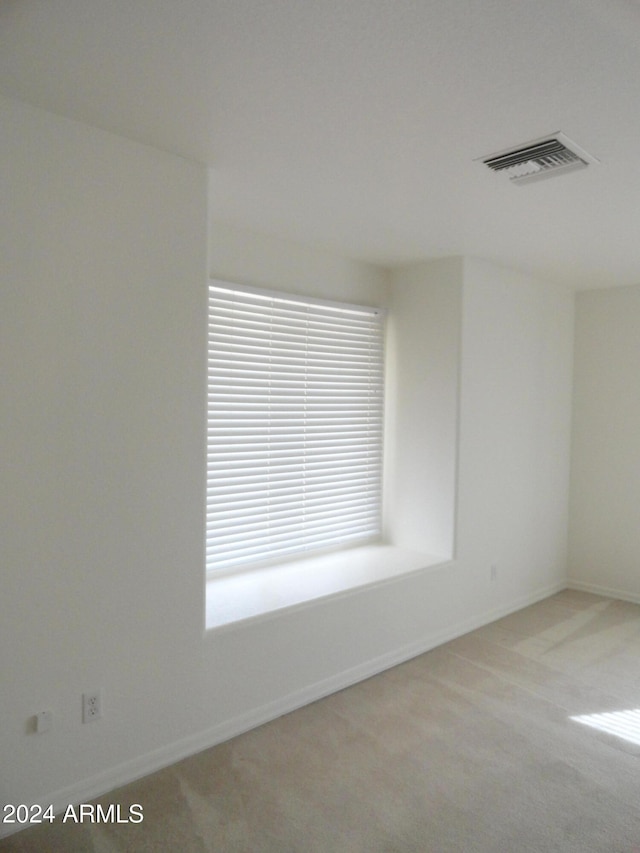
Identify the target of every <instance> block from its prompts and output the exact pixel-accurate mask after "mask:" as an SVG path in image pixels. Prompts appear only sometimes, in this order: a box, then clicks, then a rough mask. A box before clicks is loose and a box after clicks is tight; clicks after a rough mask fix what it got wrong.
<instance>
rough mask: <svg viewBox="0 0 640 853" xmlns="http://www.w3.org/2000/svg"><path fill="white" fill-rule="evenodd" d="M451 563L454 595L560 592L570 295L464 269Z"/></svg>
mask: <svg viewBox="0 0 640 853" xmlns="http://www.w3.org/2000/svg"><path fill="white" fill-rule="evenodd" d="M463 313H464V316H463V345H462V347H463V358H462V389H461V419H460V458H459V466H460V472H461V476H460V486H459V501H458V530H459V536H458V556H459V559H460V562H461V563H462V564H464V565H469V566H473V569H474V571H473V572H472V573H471V574H472V577H470V579H469V583H468V584H466V585H465V593H464V595H465V597H466V595H470V596H471V597H472V599H473V597H474V596H477V599H476V600H477V602H478V604H479V605H481V603H482V602H485V601H487V598H486V596H487V586H486V579H487V578H488V577H489V575H490V566H491V565H495V566H496V573H497V577H496V581H495V582H493V583H490V592H489V594H490V597H491V600H492V601H494V602H496V603H498V604H499V605H501V604H503V603H506V602H508V601H512V600H514V599H517V598H518V597H520V596H523V595H527V594H528V592H529V591H530V590H532V589H536V588H538V589H543V588H546V587H552V586H553V585H555V584H558V583H560V584H562V583H564V579H565V575H566V560H567V524H568V482H569V452H570V407H571V404H570V400H571V382H572V352H573V294H572V293H570V292H569V291H567V290H564V289H563V288H559V287H556V286H553V285H549V284H545V283H544V282H541V281H538V280H535V279H532V278H530V277H528V276H525V275H521V274H519V273H517V272H514V271H512V270H507V269H501V268H498V267H495V266H493V265H491V264H488V263H484V262H481V261H478V260H471V259H466V260H465V290H464V309H463Z"/></svg>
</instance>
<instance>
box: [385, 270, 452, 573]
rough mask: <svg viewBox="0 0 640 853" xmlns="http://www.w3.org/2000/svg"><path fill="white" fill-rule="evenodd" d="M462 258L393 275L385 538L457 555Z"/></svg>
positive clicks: (428, 550) (419, 547) (431, 551)
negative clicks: (456, 512) (455, 548)
mask: <svg viewBox="0 0 640 853" xmlns="http://www.w3.org/2000/svg"><path fill="white" fill-rule="evenodd" d="M462 293H463V261H462V258H445V259H442V260H437V261H430V262H424V263H419V264H412V265H410V266H406V267H402V268H400V269H398V270H397V271H395V272H394V274H393V287H392V290H391V300H390V311H389V318H388V347H387V350H388V352H387V356H388V363H389V381H388V383H387V386H388V391H387V395H388V398H389V399H388V402H389V406H388V415H387V435H388V441H387V446H386V448H385V457H386V466H385V482H386V494H385V534H386V536H387V538H388V539H389V540H390V541H391V542H393V543H394V544H395V545H398V546H400V547H403V548H409V549H411V550H415V551H422V552H426V553H430V554H434V555H438V556H441V557H443V558H446V559H450V558H451V557H452V556H453V553H454V546H455V543H454V538H455V505H456V482H457V453H458V418H459V395H460V355H461V352H460V346H461V337H462Z"/></svg>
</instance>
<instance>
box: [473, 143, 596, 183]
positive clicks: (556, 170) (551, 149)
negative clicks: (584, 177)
mask: <svg viewBox="0 0 640 853" xmlns="http://www.w3.org/2000/svg"><path fill="white" fill-rule="evenodd" d="M479 160H480V161H481V162H482V163H484V164H485V165H486V166H488V167H489V168H490V169H491V170H492V171H494V172H501V173H502V174H504V175H506V176H507V177H508V178H509V180H510V181H511V183H513V184H529V183H531V182H533V181H541V180H544V179H545V178H552V177H554V176H555V175H562V174H565V173H567V172H575V171H576V170H577V169H586V167H587V166H589V165H590V164H593V163H598V162H599V161H598V160H597V159H596V158H595V157H592V156H591V154H587V152H586V151H584V150H583V149H582V148H580V146H578V145H576V144H575V142H572V140H571V139H569V138H568V137H567V136H565V135H564V133H559V132H558V133H553V134H551V135H550V136H543V137H541V138H540V139H534V140H533V142H527V143H525V144H523V145H519V146H518V147H517V148H509V149H507V150H505V151H499V152H498V153H496V154H490V155H489V156H488V157H480V158H479Z"/></svg>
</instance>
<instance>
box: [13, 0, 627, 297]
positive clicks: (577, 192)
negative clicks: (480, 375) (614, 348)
mask: <svg viewBox="0 0 640 853" xmlns="http://www.w3.org/2000/svg"><path fill="white" fill-rule="evenodd" d="M0 92H2V93H4V94H6V95H9V96H11V97H17V98H21V99H23V100H25V101H28V102H30V103H33V104H35V105H38V106H42V107H45V108H47V109H50V110H52V111H54V112H57V113H61V114H63V115H67V116H71V117H73V118H77V119H80V120H82V121H85V122H87V123H89V124H92V125H96V126H98V127H102V128H105V129H108V130H111V131H114V132H116V133H120V134H122V135H124V136H128V137H131V138H133V139H136V140H140V141H142V142H146V143H149V144H151V145H155V146H157V147H160V148H164V149H167V150H170V151H173V152H176V153H179V154H181V155H184V156H186V157H189V158H193V159H196V160H199V161H201V162H204V163H207V164H208V165H209V166H210V167H211V186H212V193H211V203H212V216H213V217H214V218H216V219H219V220H223V221H226V222H230V223H233V224H236V225H240V226H243V227H247V228H249V229H251V230H254V231H261V232H264V233H267V234H274V235H277V236H281V237H286V238H290V239H294V240H299V241H303V242H306V243H311V244H313V245H317V246H323V247H327V248H330V249H332V250H334V251H338V252H340V253H342V254H346V255H349V256H351V257H355V258H360V259H363V260H368V261H373V262H376V263H381V264H384V265H392V264H396V263H401V262H407V261H414V260H418V259H422V258H428V257H433V256H440V255H450V254H468V255H474V256H480V257H485V258H487V259H490V260H494V261H497V262H500V263H504V264H507V265H510V266H515V267H519V268H521V269H524V270H525V271H528V272H533V273H536V274H538V275H541V276H543V277H546V278H550V279H553V280H556V281H560V282H565V283H568V284H570V285H571V286H575V287H595V286H611V285H621V284H636V283H640V234H639V229H638V225H639V224H640V156H639V153H640V152H639V150H638V149H639V145H638V143H639V141H640V108H639V101H638V96H639V94H640V4H639V3H638V2H637V0H564V2H558V0H535V2H532V0H316V2H312V0H2V2H0ZM558 130H560V131H563V132H564V133H565V134H567V135H568V136H569V137H570V138H571V139H573V140H574V141H575V142H577V143H578V144H579V145H580V146H582V147H583V148H584V149H586V150H587V151H588V152H589V153H590V154H592V155H594V156H595V157H597V158H598V159H599V160H600V161H601V164H600V165H598V166H592V167H589V168H588V169H586V170H583V171H581V172H576V173H573V174H569V175H565V176H561V177H558V178H554V179H552V180H548V181H541V182H539V183H534V184H531V185H528V186H523V187H517V186H512V185H511V184H509V183H508V181H507V180H506V179H505V178H503V177H501V176H499V175H494V174H492V173H490V172H489V171H488V170H486V169H485V168H484V167H482V166H481V165H479V164H478V163H474V162H473V161H474V158H477V157H480V156H482V155H487V154H491V153H493V152H494V151H496V150H499V149H503V148H506V147H509V146H511V145H517V144H519V143H523V142H528V141H529V140H531V139H534V138H537V137H540V136H543V135H546V134H549V133H552V132H554V131H558Z"/></svg>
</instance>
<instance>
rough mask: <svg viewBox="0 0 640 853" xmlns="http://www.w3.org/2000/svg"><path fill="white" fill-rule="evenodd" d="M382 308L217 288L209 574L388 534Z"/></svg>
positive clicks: (213, 289) (213, 287)
mask: <svg viewBox="0 0 640 853" xmlns="http://www.w3.org/2000/svg"><path fill="white" fill-rule="evenodd" d="M383 341H384V334H383V315H382V312H381V311H380V310H379V309H373V308H362V307H358V306H351V305H340V304H336V303H329V302H326V303H325V302H321V301H318V300H307V299H305V298H303V297H297V296H289V295H286V294H280V293H271V292H261V291H254V290H253V289H248V288H246V289H245V288H240V287H238V286H236V285H230V284H225V283H222V282H212V283H211V284H210V287H209V370H208V461H207V569H208V570H210V571H218V570H223V569H224V570H226V569H231V568H233V567H239V566H242V565H245V564H248V563H252V562H256V561H261V560H269V559H274V558H278V557H281V556H286V555H292V554H296V553H298V552H303V551H310V550H320V549H325V548H329V547H332V546H339V545H342V544H347V543H349V544H350V543H355V542H358V541H361V540H370V539H372V538H375V537H376V536H378V535H379V533H380V516H381V476H382V473H381V472H382V418H383V370H384V365H383Z"/></svg>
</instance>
